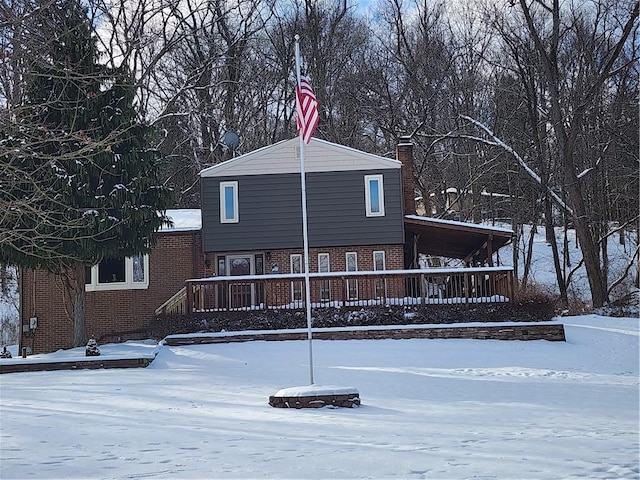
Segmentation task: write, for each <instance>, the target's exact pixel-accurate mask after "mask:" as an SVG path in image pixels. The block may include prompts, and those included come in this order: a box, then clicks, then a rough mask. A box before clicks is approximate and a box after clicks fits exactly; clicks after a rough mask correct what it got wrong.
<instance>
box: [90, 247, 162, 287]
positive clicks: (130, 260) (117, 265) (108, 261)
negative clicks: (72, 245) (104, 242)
mask: <svg viewBox="0 0 640 480" xmlns="http://www.w3.org/2000/svg"><path fill="white" fill-rule="evenodd" d="M85 275H86V276H85V290H86V291H87V292H91V291H96V290H134V289H146V288H149V257H148V255H136V256H133V257H126V258H125V257H118V258H105V259H104V260H102V261H101V262H100V263H99V264H98V265H94V266H93V267H90V268H87V269H86V271H85Z"/></svg>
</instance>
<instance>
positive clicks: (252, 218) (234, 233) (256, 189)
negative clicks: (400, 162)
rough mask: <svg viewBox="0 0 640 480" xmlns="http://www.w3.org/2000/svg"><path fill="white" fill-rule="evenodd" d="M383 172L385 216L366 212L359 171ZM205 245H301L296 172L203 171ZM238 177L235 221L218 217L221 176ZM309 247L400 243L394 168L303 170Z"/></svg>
mask: <svg viewBox="0 0 640 480" xmlns="http://www.w3.org/2000/svg"><path fill="white" fill-rule="evenodd" d="M375 174H381V175H384V181H383V183H384V199H385V216H384V217H367V216H366V213H365V199H364V191H365V186H364V176H365V175H375ZM201 180H202V205H203V215H202V222H203V223H202V233H203V247H204V250H205V251H240V250H266V249H278V248H301V247H302V207H301V198H300V197H301V195H300V175H299V174H277V175H250V176H241V177H224V178H216V177H204V178H202V179H201ZM230 180H237V181H238V199H239V200H238V204H239V222H238V223H225V224H221V223H220V191H219V184H220V182H221V181H230ZM306 184H307V214H308V228H309V246H310V247H324V246H326V247H334V246H346V245H372V244H394V243H395V244H401V243H403V241H404V231H403V228H404V226H403V219H402V187H401V178H400V170H399V169H380V170H367V171H362V170H361V171H343V172H329V173H308V174H307V175H306Z"/></svg>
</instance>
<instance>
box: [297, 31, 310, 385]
mask: <svg viewBox="0 0 640 480" xmlns="http://www.w3.org/2000/svg"><path fill="white" fill-rule="evenodd" d="M295 40H296V82H297V83H296V85H297V86H298V87H299V86H300V44H299V41H300V36H299V35H296V36H295ZM302 133H303V132H302V130H301V131H300V132H299V136H300V187H301V190H302V243H303V251H304V255H303V257H304V293H305V295H304V298H305V304H306V309H307V339H308V340H309V383H310V384H311V385H313V345H312V343H313V334H312V332H311V287H310V285H309V283H310V282H309V234H308V229H307V182H306V178H305V177H306V175H305V171H304V154H305V143H304V139H303V137H302Z"/></svg>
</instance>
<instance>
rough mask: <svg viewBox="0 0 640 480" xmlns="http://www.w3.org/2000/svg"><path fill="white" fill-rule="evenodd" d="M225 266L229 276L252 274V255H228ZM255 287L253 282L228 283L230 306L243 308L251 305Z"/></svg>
mask: <svg viewBox="0 0 640 480" xmlns="http://www.w3.org/2000/svg"><path fill="white" fill-rule="evenodd" d="M227 262H228V264H227V268H228V272H229V275H230V276H239V275H253V274H254V271H255V270H254V268H255V267H254V263H253V255H229V256H228V257H227ZM254 292H255V288H254V285H253V282H251V281H249V280H246V281H238V282H232V283H231V284H230V285H229V296H230V298H231V308H244V307H251V306H252V305H253V300H254Z"/></svg>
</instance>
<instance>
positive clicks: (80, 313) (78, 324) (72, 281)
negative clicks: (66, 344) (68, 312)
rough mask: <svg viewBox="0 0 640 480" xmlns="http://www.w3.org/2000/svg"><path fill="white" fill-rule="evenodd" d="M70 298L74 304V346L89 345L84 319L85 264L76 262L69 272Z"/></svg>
mask: <svg viewBox="0 0 640 480" xmlns="http://www.w3.org/2000/svg"><path fill="white" fill-rule="evenodd" d="M68 285H69V289H70V291H69V298H70V299H71V302H72V305H71V306H72V318H73V346H74V347H82V346H85V345H86V344H87V327H86V324H85V318H84V313H85V312H84V291H85V270H84V264H83V263H81V262H74V264H73V265H72V267H71V269H70V271H69V282H68Z"/></svg>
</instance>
